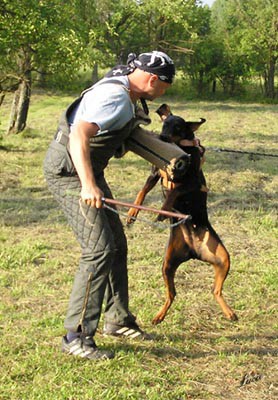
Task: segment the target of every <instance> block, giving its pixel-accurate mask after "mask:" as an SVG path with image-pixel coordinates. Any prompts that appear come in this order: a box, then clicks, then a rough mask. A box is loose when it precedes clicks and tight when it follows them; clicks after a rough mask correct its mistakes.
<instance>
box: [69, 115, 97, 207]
mask: <svg viewBox="0 0 278 400" xmlns="http://www.w3.org/2000/svg"><path fill="white" fill-rule="evenodd" d="M98 130H99V127H98V125H96V124H91V123H89V122H86V121H79V122H78V123H77V125H76V126H74V127H73V129H72V132H71V134H70V141H69V148H70V154H71V158H72V161H73V164H74V166H75V168H76V171H77V173H78V176H79V178H80V181H81V193H80V194H81V199H82V200H83V201H85V203H86V204H88V205H90V206H91V207H96V208H101V206H102V201H101V198H102V197H103V196H104V194H103V192H102V190H100V188H99V187H98V186H97V184H96V180H95V176H94V171H93V167H92V163H91V158H90V138H91V137H93V136H95V135H96V134H97V132H98Z"/></svg>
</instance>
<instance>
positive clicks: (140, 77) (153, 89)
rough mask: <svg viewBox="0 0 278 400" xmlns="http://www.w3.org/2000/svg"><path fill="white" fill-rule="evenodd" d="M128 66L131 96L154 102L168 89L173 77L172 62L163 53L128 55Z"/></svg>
mask: <svg viewBox="0 0 278 400" xmlns="http://www.w3.org/2000/svg"><path fill="white" fill-rule="evenodd" d="M128 66H129V67H130V68H131V69H132V70H133V72H132V73H130V74H129V80H130V89H131V94H133V95H134V96H135V98H136V97H137V96H139V98H140V97H141V98H144V99H146V100H154V99H155V98H157V97H160V96H162V95H163V94H164V93H165V91H166V89H168V88H169V87H170V85H171V84H172V82H173V79H174V76H175V66H174V63H173V60H172V59H171V58H170V57H169V56H168V55H167V54H165V53H163V52H160V51H152V52H150V53H142V54H140V55H139V56H138V57H136V55H135V54H130V55H129V57H128Z"/></svg>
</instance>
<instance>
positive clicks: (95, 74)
mask: <svg viewBox="0 0 278 400" xmlns="http://www.w3.org/2000/svg"><path fill="white" fill-rule="evenodd" d="M97 81H98V64H97V63H95V64H94V68H93V71H92V82H93V84H94V83H96V82H97Z"/></svg>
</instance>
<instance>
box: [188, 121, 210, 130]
mask: <svg viewBox="0 0 278 400" xmlns="http://www.w3.org/2000/svg"><path fill="white" fill-rule="evenodd" d="M205 122H206V119H205V118H200V121H198V122H197V121H196V122H186V124H188V126H189V128H190V129H191V131H192V132H195V131H197V129H199V128H200V126H201V125H203V124H204V123H205Z"/></svg>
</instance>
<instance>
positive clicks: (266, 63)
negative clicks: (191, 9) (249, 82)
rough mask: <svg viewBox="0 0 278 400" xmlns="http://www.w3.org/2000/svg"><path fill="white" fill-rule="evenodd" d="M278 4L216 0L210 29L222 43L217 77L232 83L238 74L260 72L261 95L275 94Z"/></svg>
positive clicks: (272, 1)
mask: <svg viewBox="0 0 278 400" xmlns="http://www.w3.org/2000/svg"><path fill="white" fill-rule="evenodd" d="M277 15H278V3H277V1H275V0H248V1H244V0H216V1H215V3H214V4H213V7H212V23H211V25H212V30H213V32H214V35H215V37H217V38H218V39H219V41H222V43H223V45H224V55H225V60H226V61H227V63H226V66H225V67H224V68H221V69H220V72H221V75H219V77H220V79H222V81H223V84H224V82H226V83H228V84H229V80H230V84H229V85H231V84H232V85H234V84H235V82H236V80H237V79H238V78H240V77H246V76H248V75H249V76H250V74H252V73H253V74H254V75H255V74H256V75H258V74H260V75H261V76H262V77H263V79H264V89H265V96H266V97H270V98H274V97H275V71H276V69H277V57H278V17H277Z"/></svg>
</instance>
